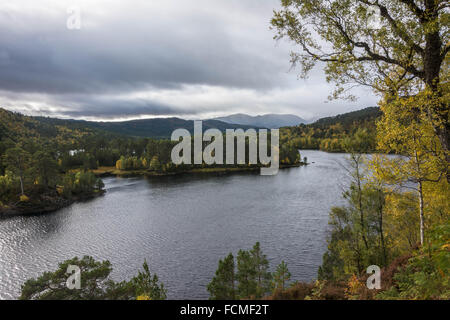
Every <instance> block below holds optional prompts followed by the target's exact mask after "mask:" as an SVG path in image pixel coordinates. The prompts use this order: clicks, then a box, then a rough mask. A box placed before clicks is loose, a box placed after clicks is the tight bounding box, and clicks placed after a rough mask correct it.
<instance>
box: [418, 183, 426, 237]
mask: <svg viewBox="0 0 450 320" xmlns="http://www.w3.org/2000/svg"><path fill="white" fill-rule="evenodd" d="M423 207H424V205H423V190H422V181H419V208H420V245H421V246H423V244H424V243H425V242H424V238H425V222H424V219H425V217H424V214H423Z"/></svg>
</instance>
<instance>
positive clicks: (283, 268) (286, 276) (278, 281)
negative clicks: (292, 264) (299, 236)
mask: <svg viewBox="0 0 450 320" xmlns="http://www.w3.org/2000/svg"><path fill="white" fill-rule="evenodd" d="M290 279H291V273H290V272H289V269H288V267H287V264H286V262H284V261H281V263H280V264H279V265H278V267H277V270H276V271H275V273H274V274H273V288H274V289H275V290H284V289H285V288H286V284H287V282H288V281H289V280H290Z"/></svg>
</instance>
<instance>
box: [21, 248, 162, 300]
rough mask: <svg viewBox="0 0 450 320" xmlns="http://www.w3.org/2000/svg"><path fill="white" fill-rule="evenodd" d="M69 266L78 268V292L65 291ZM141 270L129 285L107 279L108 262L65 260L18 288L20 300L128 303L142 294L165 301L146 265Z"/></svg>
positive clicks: (108, 273)
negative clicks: (20, 289) (115, 301)
mask: <svg viewBox="0 0 450 320" xmlns="http://www.w3.org/2000/svg"><path fill="white" fill-rule="evenodd" d="M69 266H78V267H79V268H80V271H81V273H80V275H81V277H80V278H81V287H80V289H69V288H68V286H67V280H68V278H69V276H70V274H68V273H67V270H68V267H69ZM143 269H144V271H143V272H141V271H139V273H138V275H137V276H135V277H134V278H132V279H131V280H130V281H129V282H127V281H123V282H115V281H113V280H111V279H110V274H111V272H112V266H111V263H110V262H109V261H107V260H106V261H102V262H100V261H95V260H94V259H93V258H92V257H88V256H85V257H83V258H82V259H79V258H77V257H75V258H73V259H70V260H66V261H64V262H62V263H60V264H59V267H58V269H57V270H56V271H54V272H44V273H43V274H42V275H41V276H39V277H38V278H36V279H29V280H27V281H26V282H25V283H24V284H23V286H22V293H21V296H20V298H19V299H21V300H130V299H136V298H137V297H138V296H140V295H146V296H148V297H150V299H152V300H163V299H166V290H165V289H164V285H163V284H160V283H159V280H158V277H157V276H156V275H153V276H152V275H151V274H150V271H149V268H148V264H147V262H144V265H143Z"/></svg>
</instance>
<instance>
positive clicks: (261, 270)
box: [250, 242, 272, 298]
mask: <svg viewBox="0 0 450 320" xmlns="http://www.w3.org/2000/svg"><path fill="white" fill-rule="evenodd" d="M250 255H251V259H252V262H253V266H254V268H255V280H256V298H261V297H263V296H264V294H265V293H267V292H269V291H270V287H271V278H272V275H271V274H270V272H269V271H268V270H269V261H268V260H267V257H266V255H265V254H263V253H262V251H261V246H260V243H259V242H256V244H255V245H254V246H253V249H252V250H251V251H250Z"/></svg>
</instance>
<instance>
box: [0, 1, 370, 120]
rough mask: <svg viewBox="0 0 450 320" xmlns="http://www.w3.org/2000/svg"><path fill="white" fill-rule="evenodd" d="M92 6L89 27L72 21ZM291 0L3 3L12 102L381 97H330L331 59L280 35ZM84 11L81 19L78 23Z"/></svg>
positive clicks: (364, 102) (39, 105) (365, 100)
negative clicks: (274, 22) (305, 53)
mask: <svg viewBox="0 0 450 320" xmlns="http://www.w3.org/2000/svg"><path fill="white" fill-rule="evenodd" d="M73 6H75V7H78V8H79V9H80V13H81V15H80V17H81V28H80V29H69V28H68V27H67V20H68V19H70V18H73V17H74V16H73V15H72V14H73V11H70V10H69V11H68V8H71V7H73ZM278 7H279V0H126V1H117V0H86V1H77V0H53V1H50V0H40V1H36V0H14V1H2V2H1V3H0V70H1V71H0V106H1V107H4V108H6V109H9V110H15V111H20V112H22V113H25V114H33V115H48V116H56V117H65V118H77V119H90V120H119V119H134V118H148V117H154V116H180V117H184V118H189V119H194V118H209V117H213V116H223V115H228V114H232V113H238V112H240V113H248V114H251V115H257V114H265V113H292V114H296V115H299V116H301V117H303V118H306V119H310V118H316V117H321V116H328V115H335V114H338V113H343V112H347V111H351V110H357V109H361V108H364V107H367V106H373V105H375V104H376V101H377V99H376V97H375V96H373V95H372V94H371V92H370V91H367V90H366V89H364V90H363V89H357V90H355V91H354V94H356V95H357V96H359V98H360V99H359V100H358V101H357V102H355V103H350V102H348V101H332V102H327V97H328V95H329V94H330V92H331V90H332V88H333V84H328V83H327V82H326V81H325V77H324V75H323V72H322V70H321V68H316V69H315V70H314V71H313V73H312V74H311V76H310V78H309V79H308V80H303V79H298V78H297V74H298V70H295V69H294V70H291V66H290V64H289V58H290V57H289V52H290V50H292V49H293V48H294V47H292V45H291V44H290V43H288V42H287V41H280V42H276V41H275V40H273V36H274V31H273V30H270V28H269V27H270V19H271V16H272V11H273V10H274V9H277V8H278ZM71 12H72V13H71ZM73 21H74V20H73V19H71V20H70V22H73Z"/></svg>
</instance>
